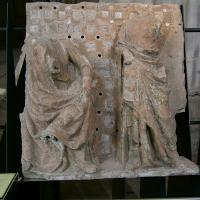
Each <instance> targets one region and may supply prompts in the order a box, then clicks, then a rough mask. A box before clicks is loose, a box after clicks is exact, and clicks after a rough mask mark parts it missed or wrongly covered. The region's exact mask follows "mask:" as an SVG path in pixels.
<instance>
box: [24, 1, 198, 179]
mask: <svg viewBox="0 0 200 200" xmlns="http://www.w3.org/2000/svg"><path fill="white" fill-rule="evenodd" d="M26 11H27V25H26V39H25V45H24V48H23V51H24V52H25V54H26V61H27V72H26V105H25V109H24V112H23V113H22V114H21V122H22V145H23V148H22V166H23V173H24V175H25V177H27V178H47V179H92V178H114V177H138V176H160V175H170V174H195V173H198V168H197V166H195V165H194V164H192V163H191V162H190V161H188V160H186V159H184V158H180V159H179V160H178V161H177V163H176V165H175V166H168V165H166V163H163V164H162V165H161V166H160V165H159V166H156V165H154V164H152V166H149V167H147V168H143V167H142V166H141V167H139V168H138V169H133V168H134V167H133V168H129V167H127V166H124V165H123V164H121V163H120V159H119V160H118V157H117V151H118V146H120V145H121V143H120V140H119V135H120V132H121V128H120V123H121V122H120V119H121V112H122V110H121V97H122V93H121V89H122V85H123V84H122V83H123V81H126V78H124V77H123V76H122V67H123V65H124V63H123V59H124V55H122V54H123V53H122V49H121V47H120V45H118V43H119V38H120V30H122V29H123V28H122V27H124V26H126V24H128V23H129V21H132V22H134V24H137V23H136V21H138V20H141V19H142V20H143V19H144V20H145V19H148V17H149V16H154V17H155V18H157V19H158V21H160V22H161V23H160V25H159V26H160V27H162V28H159V29H157V28H155V29H154V28H153V29H152V30H151V28H149V31H150V32H151V34H152V36H154V35H156V34H157V36H156V37H160V36H159V34H160V33H161V32H160V30H161V29H162V30H164V29H166V30H167V34H166V35H165V36H166V37H165V40H164V43H163V45H162V48H160V49H159V51H158V53H159V60H160V61H159V62H161V64H162V66H163V68H162V69H163V70H164V71H163V72H161V71H158V73H157V72H156V71H155V72H154V73H155V74H157V75H158V76H159V73H161V74H162V73H165V74H166V78H167V79H166V81H167V82H166V85H165V87H166V88H167V89H168V90H169V91H170V92H169V95H168V96H166V98H165V100H166V103H167V105H169V110H168V111H167V112H170V113H171V117H172V118H173V117H174V115H175V113H177V112H180V111H181V110H183V109H184V108H185V103H186V100H185V88H184V73H183V31H182V19H181V13H180V9H179V7H178V6H177V5H174V4H162V5H147V4H133V3H116V4H115V3H113V4H107V3H87V2H84V3H80V4H72V5H70V4H61V3H42V2H40V3H28V4H27V6H26ZM141 22H142V21H141ZM144 23H146V22H144ZM138 24H139V23H138ZM140 26H141V27H142V24H140ZM154 26H157V25H155V24H154V25H153V27H154ZM136 27H137V26H136ZM163 27H164V29H163ZM147 28H148V25H147ZM138 30H139V29H138ZM141 30H143V29H141ZM154 30H155V32H152V31H154ZM136 32H137V31H136ZM138 34H140V33H139V31H138ZM138 34H137V35H138ZM141 35H142V34H141ZM152 36H150V37H152ZM141 37H142V36H141ZM145 37H146V36H145V34H144V38H145ZM161 37H162V34H161ZM150 39H152V38H150ZM142 40H143V39H142ZM138 41H139V40H138ZM147 41H148V39H147ZM149 41H150V40H149ZM155 41H156V39H155ZM126 42H127V41H126ZM136 43H137V41H136ZM147 43H148V42H147ZM139 48H140V45H139ZM145 50H146V49H145V47H144V52H145ZM147 52H148V51H147ZM142 54H143V50H142ZM149 55H150V57H151V56H152V54H151V53H150V54H149ZM136 57H137V56H136ZM150 60H151V58H150ZM155 65H157V64H156V63H155ZM155 65H154V66H155ZM157 75H156V76H157ZM133 79H134V78H133ZM131 81H132V80H131ZM133 81H134V80H133ZM130 86H131V85H130ZM164 112H165V111H164ZM165 123H166V122H165ZM174 133H175V126H174V125H173V126H172V127H171V131H170V132H169V133H168V134H169V135H170V134H172V135H173V134H174ZM158 140H159V139H158ZM175 140H176V139H175V136H174V141H173V142H174V143H176V141H175ZM119 143H120V144H119ZM161 144H162V142H161ZM129 145H130V144H127V145H126V146H125V147H122V148H126V147H128V146H129ZM165 145H166V144H165ZM124 152H126V151H124ZM149 153H150V152H149ZM132 159H133V160H134V159H137V158H134V157H133V158H132ZM152 167H154V168H152Z"/></svg>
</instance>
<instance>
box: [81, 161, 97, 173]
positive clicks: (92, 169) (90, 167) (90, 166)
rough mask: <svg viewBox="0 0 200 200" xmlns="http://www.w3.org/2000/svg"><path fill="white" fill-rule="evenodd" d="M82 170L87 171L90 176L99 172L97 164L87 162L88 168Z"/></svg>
mask: <svg viewBox="0 0 200 200" xmlns="http://www.w3.org/2000/svg"><path fill="white" fill-rule="evenodd" d="M82 170H83V171H85V172H86V173H88V174H92V173H95V172H96V171H97V167H96V165H95V164H92V163H88V162H87V164H86V166H85V167H83V169H82Z"/></svg>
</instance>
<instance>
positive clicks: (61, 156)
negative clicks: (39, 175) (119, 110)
mask: <svg viewBox="0 0 200 200" xmlns="http://www.w3.org/2000/svg"><path fill="white" fill-rule="evenodd" d="M30 47H31V48H30ZM30 47H29V55H28V57H27V60H28V68H27V72H26V102H27V104H26V106H25V108H24V112H23V113H22V114H21V121H22V127H23V128H22V134H23V143H24V148H25V149H24V151H23V154H22V162H23V166H26V169H25V170H27V169H29V170H30V169H32V170H35V169H37V170H39V171H45V172H62V171H64V170H66V169H67V168H68V167H69V166H70V164H71V163H72V164H73V165H75V166H77V167H78V168H80V169H81V170H83V171H85V172H87V173H92V172H95V171H96V166H95V164H94V161H95V159H94V155H93V150H92V148H93V146H92V140H93V138H94V131H95V130H94V119H95V117H94V115H95V112H94V107H93V98H92V95H93V94H92V92H91V90H92V80H93V67H92V65H91V64H90V63H89V61H88V59H87V58H86V57H85V56H84V55H83V54H82V53H81V52H80V51H79V50H78V49H77V47H75V45H74V44H73V43H72V42H71V41H65V42H61V41H58V40H43V39H38V40H36V41H33V43H32V44H31V45H30Z"/></svg>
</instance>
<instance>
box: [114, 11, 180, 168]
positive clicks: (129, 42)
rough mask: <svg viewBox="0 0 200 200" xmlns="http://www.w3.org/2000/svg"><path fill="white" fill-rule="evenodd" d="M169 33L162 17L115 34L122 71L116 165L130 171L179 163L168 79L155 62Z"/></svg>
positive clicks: (140, 21)
mask: <svg viewBox="0 0 200 200" xmlns="http://www.w3.org/2000/svg"><path fill="white" fill-rule="evenodd" d="M169 31H170V30H169V28H168V26H167V24H166V22H165V20H164V18H163V15H162V13H161V14H160V15H158V14H157V15H156V16H155V15H147V16H143V17H141V16H140V17H139V18H136V19H134V20H129V21H127V22H126V23H125V24H123V25H122V27H121V29H120V32H119V38H118V46H119V48H120V49H121V51H122V55H123V66H122V102H121V104H122V111H121V113H122V115H121V122H120V123H121V124H120V133H119V141H118V147H119V150H118V151H119V157H121V158H120V159H121V161H122V162H123V163H124V164H126V162H128V163H129V164H130V166H131V163H132V167H133V168H138V167H140V166H141V167H150V166H162V165H164V164H169V165H175V164H176V161H177V160H178V154H177V152H176V134H175V120H174V116H173V115H172V113H171V112H170V108H169V88H168V83H167V73H166V69H165V66H164V65H163V64H162V63H161V61H160V57H159V56H160V52H161V49H162V48H163V46H164V44H165V40H166V38H167V36H168V34H169ZM120 151H121V153H120Z"/></svg>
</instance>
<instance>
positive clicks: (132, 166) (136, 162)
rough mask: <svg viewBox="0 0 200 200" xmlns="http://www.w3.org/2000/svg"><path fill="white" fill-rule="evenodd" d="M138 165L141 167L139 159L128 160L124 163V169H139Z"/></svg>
mask: <svg viewBox="0 0 200 200" xmlns="http://www.w3.org/2000/svg"><path fill="white" fill-rule="evenodd" d="M140 167H141V164H140V162H139V160H133V161H128V163H127V164H126V169H127V170H131V171H134V170H136V169H139V168H140Z"/></svg>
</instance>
